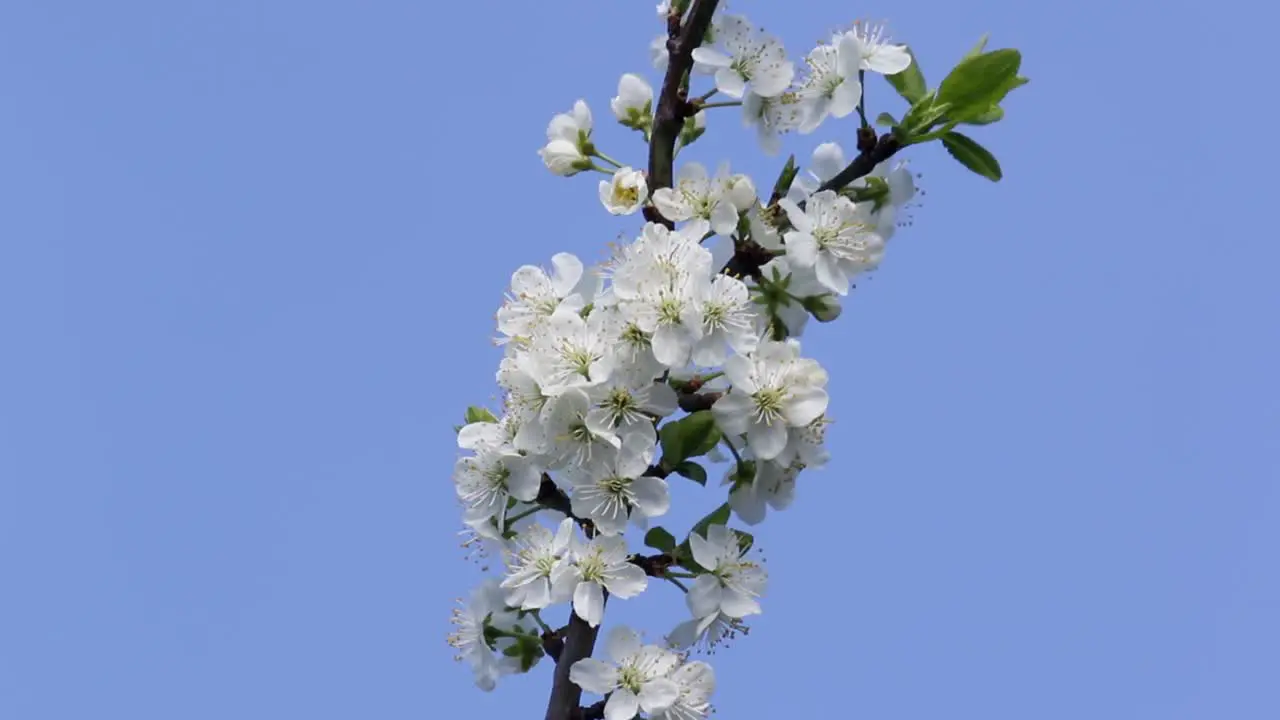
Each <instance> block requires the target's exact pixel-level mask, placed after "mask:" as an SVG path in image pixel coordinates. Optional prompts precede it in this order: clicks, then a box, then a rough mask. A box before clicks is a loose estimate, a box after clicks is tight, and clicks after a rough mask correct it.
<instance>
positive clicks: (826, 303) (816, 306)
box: [800, 295, 843, 323]
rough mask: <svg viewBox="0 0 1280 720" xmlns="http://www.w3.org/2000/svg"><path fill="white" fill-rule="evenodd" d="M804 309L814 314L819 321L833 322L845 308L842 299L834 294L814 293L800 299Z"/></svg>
mask: <svg viewBox="0 0 1280 720" xmlns="http://www.w3.org/2000/svg"><path fill="white" fill-rule="evenodd" d="M800 302H801V304H802V305H804V309H805V310H808V311H809V314H811V315H813V317H814V319H816V320H817V321H818V322H823V323H826V322H831V321H832V320H835V319H836V318H838V317H840V313H841V311H842V310H843V308H841V307H840V300H839V299H838V298H837V297H836V296H834V295H812V296H810V297H807V298H804V299H803V300H801V301H800Z"/></svg>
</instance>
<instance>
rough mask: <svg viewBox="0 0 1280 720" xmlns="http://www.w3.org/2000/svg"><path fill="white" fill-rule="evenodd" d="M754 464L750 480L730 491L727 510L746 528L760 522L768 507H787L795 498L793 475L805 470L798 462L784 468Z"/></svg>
mask: <svg viewBox="0 0 1280 720" xmlns="http://www.w3.org/2000/svg"><path fill="white" fill-rule="evenodd" d="M754 465H755V473H754V475H753V476H752V478H751V480H750V481H748V482H740V483H739V484H737V485H735V486H734V488H733V489H732V490H731V491H730V492H729V507H730V508H731V509H732V510H733V513H734V514H735V515H737V516H738V517H739V518H741V520H742V521H743V522H745V523H747V524H748V525H759V524H760V523H761V522H763V521H764V518H765V514H766V513H767V512H768V508H773V509H774V510H786V509H787V508H788V507H790V506H791V503H792V501H794V500H795V496H796V476H797V475H799V474H800V471H801V470H803V469H804V466H803V465H801V464H799V463H796V464H788V465H783V464H779V463H776V462H772V461H769V460H757V461H755V463H754ZM734 469H735V470H736V468H734ZM732 473H733V470H730V473H729V474H730V475H732ZM726 479H727V478H726Z"/></svg>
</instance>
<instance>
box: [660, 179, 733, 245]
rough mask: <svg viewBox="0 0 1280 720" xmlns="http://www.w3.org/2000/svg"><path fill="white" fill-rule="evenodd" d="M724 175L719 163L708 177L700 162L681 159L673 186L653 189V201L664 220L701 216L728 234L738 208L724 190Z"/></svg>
mask: <svg viewBox="0 0 1280 720" xmlns="http://www.w3.org/2000/svg"><path fill="white" fill-rule="evenodd" d="M727 179H728V170H727V168H725V167H723V166H722V167H721V169H720V171H719V172H718V173H717V177H714V178H712V177H710V176H708V175H707V169H706V168H705V167H703V166H702V164H701V163H696V162H691V163H685V164H684V165H683V166H681V168H680V170H679V172H677V173H676V183H675V187H670V188H659V189H657V190H654V191H653V204H654V205H655V206H657V208H658V212H660V213H662V216H663V217H665V218H667V219H668V220H673V221H675V222H682V221H685V220H692V219H694V218H702V219H704V220H707V221H709V222H710V223H711V229H712V230H714V231H715V232H716V233H719V234H721V235H728V234H730V233H732V232H733V231H734V229H735V228H737V226H738V210H737V208H735V207H734V206H733V201H732V199H731V198H730V197H729V196H728V193H727V192H726V190H727V183H726V180H727Z"/></svg>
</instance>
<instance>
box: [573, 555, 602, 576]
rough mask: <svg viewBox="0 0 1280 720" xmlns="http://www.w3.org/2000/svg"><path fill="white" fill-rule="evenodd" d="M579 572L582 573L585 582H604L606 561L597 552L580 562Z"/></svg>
mask: <svg viewBox="0 0 1280 720" xmlns="http://www.w3.org/2000/svg"><path fill="white" fill-rule="evenodd" d="M578 572H580V573H582V579H583V581H584V582H600V581H602V580H604V560H603V559H602V558H601V557H600V553H598V552H595V553H591V554H590V555H587V556H586V557H584V558H582V559H581V560H579V561H578Z"/></svg>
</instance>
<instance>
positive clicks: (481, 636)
mask: <svg viewBox="0 0 1280 720" xmlns="http://www.w3.org/2000/svg"><path fill="white" fill-rule="evenodd" d="M459 604H460V605H461V607H459V608H457V609H455V610H454V611H453V617H452V618H451V619H450V622H452V623H453V624H454V625H455V626H456V628H457V629H456V630H454V632H453V633H452V634H450V635H449V644H450V645H452V646H453V647H454V648H455V649H456V650H457V651H458V655H457V659H458V660H465V661H466V662H467V663H468V664H470V665H471V670H472V673H473V676H474V677H475V682H476V686H477V687H479V688H480V689H481V690H484V691H486V692H488V691H490V690H492V689H493V688H494V686H495V685H496V684H497V682H498V678H499V677H500V676H502V675H505V674H508V673H511V672H514V671H515V670H516V669H518V667H517V666H516V665H515V663H513V662H512V658H507V657H502V656H500V655H498V654H497V653H495V652H494V648H492V647H490V646H489V643H488V641H486V640H485V632H484V629H485V625H486V622H487V624H489V625H491V626H493V627H497V628H501V629H504V630H509V629H511V628H512V627H514V626H515V622H516V614H515V612H513V611H512V610H510V608H508V607H507V606H506V603H505V600H504V598H503V592H502V589H501V588H500V587H499V586H498V580H497V578H489V579H488V580H485V581H484V583H482V584H481V585H480V586H479V587H477V588H476V589H475V590H473V591H472V593H471V597H470V599H469V600H468V601H467V602H466V603H465V604H462V603H459Z"/></svg>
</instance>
